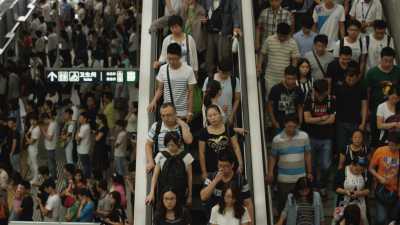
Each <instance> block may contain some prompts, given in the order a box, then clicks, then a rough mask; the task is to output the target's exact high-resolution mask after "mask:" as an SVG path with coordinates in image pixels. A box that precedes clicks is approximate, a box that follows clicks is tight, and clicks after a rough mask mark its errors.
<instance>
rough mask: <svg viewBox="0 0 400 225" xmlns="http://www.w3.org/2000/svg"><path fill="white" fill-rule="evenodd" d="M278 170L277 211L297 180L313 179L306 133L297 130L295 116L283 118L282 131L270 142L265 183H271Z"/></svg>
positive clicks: (308, 141)
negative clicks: (270, 147) (302, 178)
mask: <svg viewBox="0 0 400 225" xmlns="http://www.w3.org/2000/svg"><path fill="white" fill-rule="evenodd" d="M275 165H277V169H278V173H277V175H278V177H277V181H278V189H279V193H278V204H277V205H278V211H281V210H282V209H283V207H284V206H285V202H286V199H287V195H288V193H289V192H290V191H292V190H293V188H294V186H295V184H296V182H297V180H298V179H299V178H301V177H304V176H306V175H307V177H308V178H309V179H313V176H312V167H311V165H312V164H311V146H310V139H309V138H308V135H307V133H305V132H303V131H300V130H299V129H298V119H297V117H296V116H287V117H286V118H285V128H284V130H283V131H282V132H281V133H280V134H278V135H277V136H275V138H274V139H273V141H272V151H271V156H270V157H269V160H268V175H267V182H268V183H270V184H271V183H273V181H274V174H275V173H274V169H275Z"/></svg>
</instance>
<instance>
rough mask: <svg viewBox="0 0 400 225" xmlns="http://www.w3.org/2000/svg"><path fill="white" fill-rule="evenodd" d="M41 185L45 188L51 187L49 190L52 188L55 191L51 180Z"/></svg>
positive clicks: (54, 185) (54, 184)
mask: <svg viewBox="0 0 400 225" xmlns="http://www.w3.org/2000/svg"><path fill="white" fill-rule="evenodd" d="M42 185H43V187H45V188H49V187H51V188H53V189H56V183H55V182H54V180H53V179H47V180H45V181H44V182H43V184H42Z"/></svg>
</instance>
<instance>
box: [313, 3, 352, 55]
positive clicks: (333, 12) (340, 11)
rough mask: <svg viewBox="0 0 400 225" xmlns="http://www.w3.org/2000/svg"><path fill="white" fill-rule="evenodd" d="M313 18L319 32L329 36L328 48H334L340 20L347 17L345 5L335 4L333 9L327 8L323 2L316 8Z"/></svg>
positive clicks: (342, 20)
mask: <svg viewBox="0 0 400 225" xmlns="http://www.w3.org/2000/svg"><path fill="white" fill-rule="evenodd" d="M313 19H314V22H315V23H316V24H317V28H318V31H319V33H320V34H325V35H327V36H328V40H329V43H328V50H330V49H333V47H334V44H335V43H336V41H337V40H338V34H339V22H344V21H345V19H346V17H345V13H344V8H343V6H341V5H339V4H335V6H334V7H333V8H332V9H327V8H326V7H325V3H323V2H322V3H321V4H319V5H317V6H316V7H315V8H314V12H313Z"/></svg>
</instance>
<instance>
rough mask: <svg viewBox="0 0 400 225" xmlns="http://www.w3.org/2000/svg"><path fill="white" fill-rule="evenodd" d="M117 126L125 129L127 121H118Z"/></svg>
mask: <svg viewBox="0 0 400 225" xmlns="http://www.w3.org/2000/svg"><path fill="white" fill-rule="evenodd" d="M115 125H117V126H120V127H122V128H124V127H125V126H126V121H125V120H117V121H116V122H115Z"/></svg>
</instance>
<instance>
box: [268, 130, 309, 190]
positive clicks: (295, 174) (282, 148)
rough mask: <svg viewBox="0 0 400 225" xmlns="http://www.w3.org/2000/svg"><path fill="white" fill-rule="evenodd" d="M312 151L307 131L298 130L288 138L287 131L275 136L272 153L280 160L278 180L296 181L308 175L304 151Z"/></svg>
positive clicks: (283, 181) (282, 181) (285, 181)
mask: <svg viewBox="0 0 400 225" xmlns="http://www.w3.org/2000/svg"><path fill="white" fill-rule="evenodd" d="M309 151H311V146H310V139H309V138H308V135H307V133H305V132H303V131H297V132H296V134H295V136H294V137H292V138H291V139H289V138H288V136H287V135H286V133H285V131H282V132H281V133H280V134H278V135H277V136H275V137H274V139H273V141H272V151H271V154H272V155H273V156H275V157H277V158H279V161H278V164H277V165H278V181H279V182H281V183H296V182H297V180H298V179H299V178H301V177H304V176H305V175H306V168H305V164H306V163H305V160H304V153H305V152H309Z"/></svg>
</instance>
